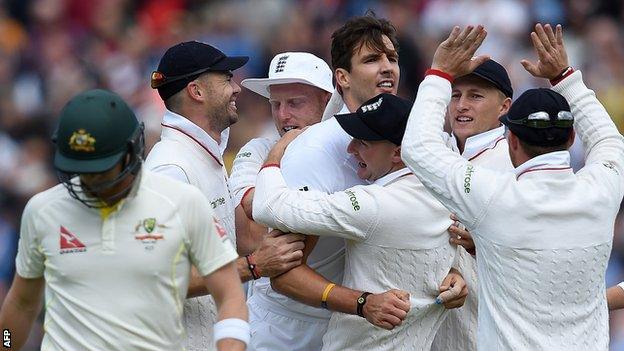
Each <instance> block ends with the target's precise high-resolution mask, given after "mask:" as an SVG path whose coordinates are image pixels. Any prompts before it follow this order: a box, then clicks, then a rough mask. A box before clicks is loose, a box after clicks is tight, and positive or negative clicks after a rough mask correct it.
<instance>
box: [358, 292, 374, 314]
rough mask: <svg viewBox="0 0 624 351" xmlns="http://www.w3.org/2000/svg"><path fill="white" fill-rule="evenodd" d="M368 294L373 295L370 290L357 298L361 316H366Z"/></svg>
mask: <svg viewBox="0 0 624 351" xmlns="http://www.w3.org/2000/svg"><path fill="white" fill-rule="evenodd" d="M368 295H371V293H369V292H365V293H363V294H362V295H360V297H358V298H357V300H356V302H357V315H358V316H360V317H364V304H366V298H367V297H368Z"/></svg>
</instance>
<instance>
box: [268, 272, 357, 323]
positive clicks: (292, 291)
mask: <svg viewBox="0 0 624 351" xmlns="http://www.w3.org/2000/svg"><path fill="white" fill-rule="evenodd" d="M330 283H331V282H330V281H329V280H327V279H325V278H324V277H323V276H322V275H320V274H318V273H317V272H316V271H314V270H313V269H312V268H310V267H309V266H308V265H301V266H299V267H296V268H293V269H291V270H290V271H288V272H286V273H284V274H282V275H280V276H278V277H275V278H272V279H271V286H272V287H273V289H275V291H277V292H279V293H280V294H283V295H286V296H288V297H290V298H292V299H295V300H297V301H299V302H301V303H305V304H306V305H309V306H313V307H321V299H322V297H323V292H324V291H325V289H326V288H327V285H328V284H330ZM361 294H362V292H361V291H358V290H352V289H349V288H345V287H343V286H339V285H336V286H335V287H334V288H333V289H332V290H331V291H330V292H329V295H328V298H327V307H328V309H330V310H332V311H337V312H343V313H348V314H356V308H357V304H356V300H357V298H358V297H359V296H360V295H361Z"/></svg>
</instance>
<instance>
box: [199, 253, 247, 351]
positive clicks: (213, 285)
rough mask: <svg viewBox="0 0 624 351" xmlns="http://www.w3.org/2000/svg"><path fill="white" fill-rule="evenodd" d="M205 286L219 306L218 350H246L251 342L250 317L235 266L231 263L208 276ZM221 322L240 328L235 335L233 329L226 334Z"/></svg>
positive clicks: (216, 331)
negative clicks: (246, 344) (246, 343)
mask: <svg viewBox="0 0 624 351" xmlns="http://www.w3.org/2000/svg"><path fill="white" fill-rule="evenodd" d="M204 284H205V285H206V287H207V288H210V292H211V293H212V295H213V297H214V300H215V304H216V306H217V321H218V322H217V324H215V338H217V349H218V350H219V351H225V350H228V351H232V350H240V351H242V350H245V342H248V341H249V325H248V324H247V320H248V318H249V316H248V311H247V305H246V303H245V295H244V293H243V289H242V287H241V284H240V280H239V279H238V276H237V274H236V267H235V264H234V263H229V264H227V265H225V266H223V267H221V268H219V269H218V270H216V271H215V272H213V273H211V274H209V275H207V276H206V277H204ZM221 322H223V323H227V322H235V323H236V324H237V325H239V326H238V327H237V328H236V329H235V333H232V329H231V327H230V328H229V332H225V333H224V328H223V327H224V325H222V323H221ZM240 324H242V326H241V325H240ZM241 327H242V329H241ZM242 334H244V335H242ZM242 340H245V342H243V341H242Z"/></svg>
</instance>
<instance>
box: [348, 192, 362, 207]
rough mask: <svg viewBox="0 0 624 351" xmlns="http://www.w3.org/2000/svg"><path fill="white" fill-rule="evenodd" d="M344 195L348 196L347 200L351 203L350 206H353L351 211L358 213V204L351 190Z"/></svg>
mask: <svg viewBox="0 0 624 351" xmlns="http://www.w3.org/2000/svg"><path fill="white" fill-rule="evenodd" d="M345 194H347V196H349V200H350V201H351V206H353V210H354V211H359V210H360V204H359V203H358V200H357V197H356V196H355V193H354V192H353V191H351V190H345Z"/></svg>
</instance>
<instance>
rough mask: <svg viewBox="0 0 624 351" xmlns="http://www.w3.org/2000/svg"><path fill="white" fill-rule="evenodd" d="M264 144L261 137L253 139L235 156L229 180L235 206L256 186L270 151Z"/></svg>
mask: <svg viewBox="0 0 624 351" xmlns="http://www.w3.org/2000/svg"><path fill="white" fill-rule="evenodd" d="M262 146H263V145H261V144H260V140H259V139H252V140H251V141H249V142H248V143H247V144H245V146H243V147H242V148H241V149H240V151H239V152H238V154H236V157H235V158H234V163H233V164H232V174H231V175H230V178H229V180H228V181H229V185H230V189H231V191H232V199H233V202H234V207H237V206H238V205H240V203H241V201H242V199H243V195H245V193H246V192H247V191H248V190H249V189H251V188H253V187H255V186H256V177H257V176H258V171H260V167H262V164H263V163H264V160H265V159H266V156H267V155H268V151H269V150H268V149H267V148H266V147H264V148H263V147H262Z"/></svg>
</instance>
